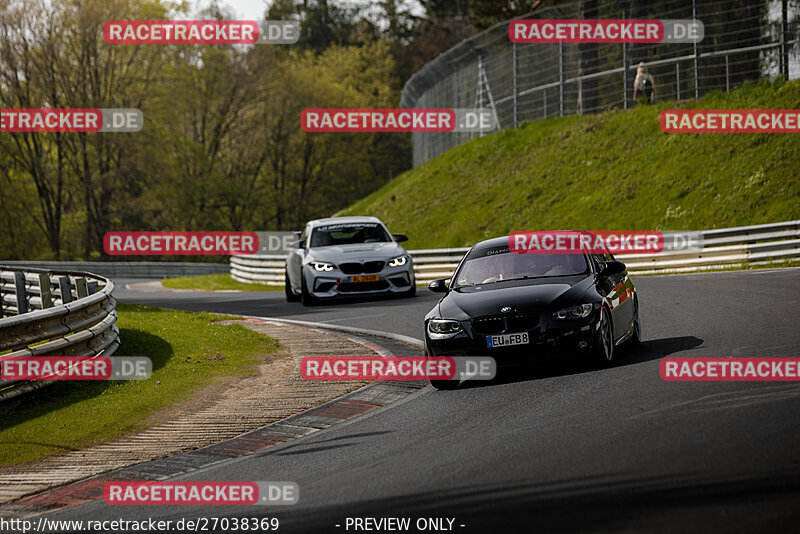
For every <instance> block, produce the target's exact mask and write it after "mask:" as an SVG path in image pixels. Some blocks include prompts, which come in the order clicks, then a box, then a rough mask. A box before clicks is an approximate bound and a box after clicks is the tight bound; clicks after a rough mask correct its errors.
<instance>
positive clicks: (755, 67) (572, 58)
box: [400, 0, 800, 167]
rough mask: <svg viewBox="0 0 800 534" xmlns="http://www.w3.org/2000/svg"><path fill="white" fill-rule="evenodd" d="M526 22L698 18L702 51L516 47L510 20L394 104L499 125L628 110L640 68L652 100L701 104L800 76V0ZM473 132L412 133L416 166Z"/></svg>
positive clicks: (422, 74) (668, 5) (696, 1)
mask: <svg viewBox="0 0 800 534" xmlns="http://www.w3.org/2000/svg"><path fill="white" fill-rule="evenodd" d="M549 4H550V5H549V7H542V8H540V9H539V10H537V11H536V12H535V13H534V14H532V15H530V16H528V17H525V18H535V19H584V18H585V19H595V18H601V19H643V18H650V19H696V20H700V21H701V22H702V23H703V25H704V28H705V36H704V39H703V41H702V42H700V43H658V44H561V43H559V44H516V43H512V42H511V41H510V40H509V37H508V22H504V23H500V24H497V25H495V26H493V27H492V28H489V29H488V30H486V31H484V32H482V33H479V34H477V35H474V36H472V37H470V38H469V39H466V40H464V41H462V42H461V43H459V44H458V45H456V46H455V47H453V48H451V49H450V50H448V51H447V52H445V53H443V54H442V55H440V56H439V57H437V58H436V59H435V60H433V61H431V62H430V63H428V64H427V65H425V67H423V68H422V69H420V70H419V71H418V72H417V73H416V74H414V75H413V76H412V77H411V78H410V79H409V80H408V82H407V83H406V85H405V87H404V89H403V95H402V99H401V103H400V105H401V106H402V107H420V108H483V107H488V108H491V109H493V110H494V111H495V113H496V115H497V118H498V121H499V127H500V128H501V129H502V128H510V127H516V126H517V125H518V124H520V123H521V122H522V121H525V120H536V119H542V118H548V117H555V116H564V115H574V114H584V113H596V112H601V111H605V110H611V109H627V108H630V107H631V106H633V105H635V102H634V101H633V93H634V90H633V81H634V77H635V75H636V68H637V66H638V64H639V62H644V63H645V64H646V65H647V67H648V70H649V72H650V73H651V74H652V75H653V77H654V79H655V84H654V87H655V92H656V100H657V101H658V100H675V99H677V100H680V99H687V98H699V97H700V96H702V95H703V94H705V93H707V92H708V91H712V90H721V91H727V90H730V89H731V88H732V87H735V86H737V85H741V84H742V83H744V82H745V81H747V80H757V79H760V78H767V77H774V76H778V75H782V76H784V78H786V79H795V78H798V77H800V39H798V37H800V1H797V0H760V1H759V0H756V1H731V0H682V1H667V2H664V3H663V5H662V3H660V2H659V5H658V6H657V7H656V6H653V5H646V6H645V5H644V3H643V0H633V1H630V0H613V1H602V0H594V1H588V0H583V1H577V2H573V3H563V4H562V3H561V2H559V3H557V4H555V5H553V4H552V2H551V3H549ZM648 4H649V3H648ZM476 135H480V134H477V133H413V134H412V146H413V158H414V161H413V163H414V166H415V167H416V166H417V165H420V164H421V163H423V162H425V161H427V160H429V159H431V158H433V157H435V156H437V155H439V154H441V153H443V152H445V151H447V150H449V149H450V148H453V147H455V146H457V145H459V144H461V143H464V142H466V141H469V140H470V139H471V138H472V137H474V136H476Z"/></svg>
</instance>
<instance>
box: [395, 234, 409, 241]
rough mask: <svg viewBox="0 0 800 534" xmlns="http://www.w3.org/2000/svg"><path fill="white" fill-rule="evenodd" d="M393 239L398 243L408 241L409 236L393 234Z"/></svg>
mask: <svg viewBox="0 0 800 534" xmlns="http://www.w3.org/2000/svg"><path fill="white" fill-rule="evenodd" d="M392 237H394V240H395V241H396V242H398V243H402V242H403V241H408V236H407V235H406V234H392Z"/></svg>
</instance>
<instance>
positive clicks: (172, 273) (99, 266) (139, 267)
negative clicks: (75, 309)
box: [3, 261, 229, 278]
mask: <svg viewBox="0 0 800 534" xmlns="http://www.w3.org/2000/svg"><path fill="white" fill-rule="evenodd" d="M3 265H8V266H11V267H17V268H22V269H24V268H26V267H30V268H39V269H50V270H58V271H89V272H92V273H95V274H99V275H100V276H106V277H109V278H173V277H176V276H198V275H203V274H216V273H227V272H228V271H229V267H228V264H227V263H194V262H166V261H108V262H106V261H4V262H3Z"/></svg>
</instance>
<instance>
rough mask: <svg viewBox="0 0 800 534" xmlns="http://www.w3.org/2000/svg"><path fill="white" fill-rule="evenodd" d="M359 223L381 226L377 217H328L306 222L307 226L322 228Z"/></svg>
mask: <svg viewBox="0 0 800 534" xmlns="http://www.w3.org/2000/svg"><path fill="white" fill-rule="evenodd" d="M359 222H371V223H380V224H382V225H383V222H382V221H381V220H380V219H378V218H377V217H367V216H358V217H328V218H327V219H314V220H313V221H308V224H310V225H311V226H324V225H326V224H338V223H359Z"/></svg>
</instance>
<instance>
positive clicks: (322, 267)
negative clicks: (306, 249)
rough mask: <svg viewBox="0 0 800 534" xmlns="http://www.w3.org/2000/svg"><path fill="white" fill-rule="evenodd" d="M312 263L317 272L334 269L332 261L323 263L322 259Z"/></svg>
mask: <svg viewBox="0 0 800 534" xmlns="http://www.w3.org/2000/svg"><path fill="white" fill-rule="evenodd" d="M311 265H313V266H314V270H315V271H317V272H322V271H332V270H333V265H331V264H330V263H322V262H321V261H315V262H312V263H311Z"/></svg>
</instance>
